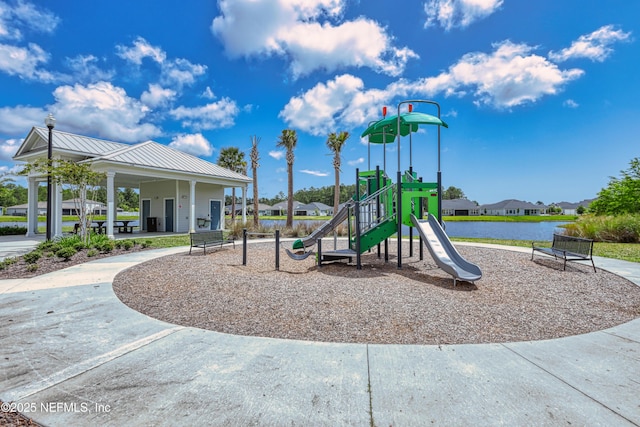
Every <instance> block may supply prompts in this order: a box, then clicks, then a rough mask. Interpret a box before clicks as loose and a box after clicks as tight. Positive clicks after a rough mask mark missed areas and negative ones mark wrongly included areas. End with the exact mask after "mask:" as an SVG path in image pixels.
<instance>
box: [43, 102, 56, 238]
mask: <svg viewBox="0 0 640 427" xmlns="http://www.w3.org/2000/svg"><path fill="white" fill-rule="evenodd" d="M44 124H45V125H47V128H49V144H48V145H47V166H48V167H49V170H48V171H47V241H49V240H51V166H52V165H51V158H52V157H53V128H54V127H55V126H56V119H55V118H54V117H53V114H51V113H49V115H48V116H47V118H46V119H44Z"/></svg>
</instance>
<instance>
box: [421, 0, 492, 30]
mask: <svg viewBox="0 0 640 427" xmlns="http://www.w3.org/2000/svg"><path fill="white" fill-rule="evenodd" d="M503 2H504V0H429V1H427V2H426V3H425V4H424V12H425V13H426V14H427V20H426V22H425V24H424V26H425V27H431V26H435V25H437V24H440V26H441V27H442V28H444V29H445V30H447V31H448V30H451V29H452V28H456V27H461V28H464V27H467V26H469V25H471V24H472V23H473V22H475V21H478V20H480V19H484V18H486V17H487V16H489V15H491V14H492V13H494V12H495V11H496V10H498V9H499V8H500V6H502V3H503Z"/></svg>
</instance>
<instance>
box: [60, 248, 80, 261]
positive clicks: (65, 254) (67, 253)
mask: <svg viewBox="0 0 640 427" xmlns="http://www.w3.org/2000/svg"><path fill="white" fill-rule="evenodd" d="M77 252H78V251H76V250H75V248H72V247H71V246H67V247H64V248H60V249H58V250H57V251H56V256H57V257H58V258H63V259H64V260H65V261H69V260H70V259H71V257H73V256H74V255H75V254H76V253H77Z"/></svg>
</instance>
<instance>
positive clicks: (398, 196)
mask: <svg viewBox="0 0 640 427" xmlns="http://www.w3.org/2000/svg"><path fill="white" fill-rule="evenodd" d="M398 129H400V127H398ZM398 135H400V132H398ZM398 151H400V146H398ZM398 166H399V165H398ZM396 222H397V223H398V270H401V269H402V172H400V168H398V188H397V190H396Z"/></svg>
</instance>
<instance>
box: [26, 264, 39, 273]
mask: <svg viewBox="0 0 640 427" xmlns="http://www.w3.org/2000/svg"><path fill="white" fill-rule="evenodd" d="M36 270H38V264H29V265H27V271H28V272H30V273H33V272H34V271H36Z"/></svg>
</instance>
